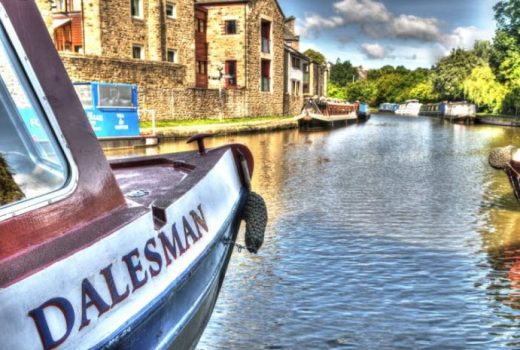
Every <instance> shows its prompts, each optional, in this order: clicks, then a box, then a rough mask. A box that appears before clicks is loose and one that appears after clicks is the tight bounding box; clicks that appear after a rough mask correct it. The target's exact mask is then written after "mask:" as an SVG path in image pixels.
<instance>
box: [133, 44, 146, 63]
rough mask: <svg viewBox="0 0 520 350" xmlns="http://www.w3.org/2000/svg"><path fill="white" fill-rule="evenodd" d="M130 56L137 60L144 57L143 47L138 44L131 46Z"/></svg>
mask: <svg viewBox="0 0 520 350" xmlns="http://www.w3.org/2000/svg"><path fill="white" fill-rule="evenodd" d="M132 57H133V58H135V59H138V60H142V59H144V52H143V47H142V46H140V45H134V46H132Z"/></svg>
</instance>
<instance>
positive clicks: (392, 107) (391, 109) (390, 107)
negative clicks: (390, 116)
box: [379, 102, 399, 113]
mask: <svg viewBox="0 0 520 350" xmlns="http://www.w3.org/2000/svg"><path fill="white" fill-rule="evenodd" d="M397 109H399V104H398V103H386V102H385V103H381V104H380V105H379V112H383V113H395V111H396V110H397Z"/></svg>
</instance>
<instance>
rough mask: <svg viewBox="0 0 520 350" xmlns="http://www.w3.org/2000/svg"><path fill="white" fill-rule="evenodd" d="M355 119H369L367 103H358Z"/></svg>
mask: <svg viewBox="0 0 520 350" xmlns="http://www.w3.org/2000/svg"><path fill="white" fill-rule="evenodd" d="M357 117H358V119H359V120H360V121H366V120H368V119H370V106H369V105H368V104H367V103H359V106H358V111H357Z"/></svg>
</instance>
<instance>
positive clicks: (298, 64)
mask: <svg viewBox="0 0 520 350" xmlns="http://www.w3.org/2000/svg"><path fill="white" fill-rule="evenodd" d="M294 22H295V18H294V17H289V18H287V19H286V20H285V29H284V42H285V46H284V49H285V62H284V66H285V69H284V70H285V84H284V85H285V87H284V114H286V115H296V114H298V113H300V112H301V109H302V107H303V104H304V100H305V98H308V97H313V96H327V84H328V72H329V69H328V67H327V65H323V64H319V63H318V62H316V61H314V60H312V59H311V58H309V57H307V56H305V55H304V54H303V53H301V52H300V51H299V50H300V37H299V36H298V35H296V31H295V26H294Z"/></svg>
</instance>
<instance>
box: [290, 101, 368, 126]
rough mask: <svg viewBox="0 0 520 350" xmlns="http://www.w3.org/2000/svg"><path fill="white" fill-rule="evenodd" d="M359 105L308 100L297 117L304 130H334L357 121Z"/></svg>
mask: <svg viewBox="0 0 520 350" xmlns="http://www.w3.org/2000/svg"><path fill="white" fill-rule="evenodd" d="M357 109H358V105H357V104H352V103H346V102H341V101H333V100H328V99H323V98H321V99H308V100H307V101H305V104H304V106H303V109H302V112H301V113H300V114H299V115H298V116H297V117H296V120H297V121H298V125H299V127H300V128H303V129H310V128H332V127H338V126H345V125H347V124H348V123H349V122H355V121H357Z"/></svg>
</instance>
